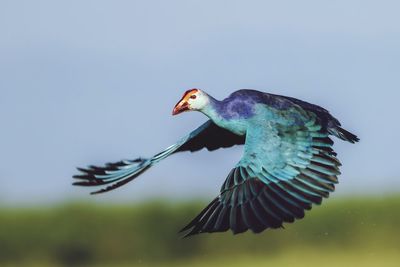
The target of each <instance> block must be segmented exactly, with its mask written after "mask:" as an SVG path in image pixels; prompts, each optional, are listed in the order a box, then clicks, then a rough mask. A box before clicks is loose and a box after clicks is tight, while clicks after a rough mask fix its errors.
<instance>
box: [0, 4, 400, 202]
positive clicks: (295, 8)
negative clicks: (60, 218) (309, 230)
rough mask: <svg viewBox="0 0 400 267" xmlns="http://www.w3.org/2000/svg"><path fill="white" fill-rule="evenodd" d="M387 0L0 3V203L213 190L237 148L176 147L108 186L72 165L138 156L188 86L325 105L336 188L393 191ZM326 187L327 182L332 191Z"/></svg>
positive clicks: (180, 127)
mask: <svg viewBox="0 0 400 267" xmlns="http://www.w3.org/2000/svg"><path fill="white" fill-rule="evenodd" d="M399 3H400V2H399V1H365V0H364V1H349V0H347V1H204V0H202V1H183V0H182V1H171V0H169V1H94V0H93V1H52V0H48V1H15V0H12V1H11V0H9V1H7V0H2V1H1V2H0V90H1V91H0V92H1V95H0V121H1V125H2V126H1V133H0V180H1V181H2V186H1V187H0V202H3V203H4V202H6V203H10V204H12V203H52V202H54V201H62V200H65V199H72V198H79V199H91V200H93V199H99V200H104V201H111V200H116V201H120V200H121V201H126V200H130V199H135V200H137V199H144V198H151V197H154V196H174V197H179V198H181V197H202V196H210V197H211V196H214V195H216V194H217V193H218V190H219V188H220V185H221V184H222V182H223V180H224V179H225V177H226V175H227V174H228V172H229V170H230V169H231V167H232V166H233V165H234V164H235V163H236V162H237V161H238V160H239V158H240V155H241V148H235V149H229V150H228V149H226V150H220V151H218V152H214V153H208V152H206V151H203V152H201V153H196V154H190V153H186V154H180V155H176V156H174V157H172V158H170V159H168V160H166V161H164V162H162V163H161V164H159V165H158V166H157V167H155V168H154V169H152V170H151V171H149V172H148V173H146V174H144V175H143V176H142V177H140V178H139V179H137V180H136V181H135V182H132V183H130V184H129V185H127V186H125V187H123V188H121V189H120V190H116V191H113V192H111V193H109V194H108V195H101V196H96V197H93V196H88V194H87V193H88V192H89V191H88V190H86V189H85V188H78V187H72V186H71V182H72V179H71V176H72V175H73V174H75V166H85V165H87V164H102V163H104V162H109V161H117V160H120V159H122V158H135V157H136V156H139V155H142V156H150V155H152V154H154V153H156V152H158V151H159V150H160V149H163V148H165V147H166V146H168V145H170V144H172V143H173V142H175V141H176V140H178V139H179V138H180V137H182V136H183V135H185V134H187V133H188V132H189V131H191V130H192V129H194V128H195V127H197V126H198V125H200V124H201V123H202V122H204V121H205V117H204V116H203V115H201V114H196V113H186V114H183V115H181V116H178V117H172V116H171V110H172V107H173V105H174V104H175V103H176V101H177V100H179V98H180V96H181V94H182V92H183V91H184V90H186V89H188V88H192V87H198V88H202V89H204V90H205V91H207V92H208V93H210V94H211V95H213V96H214V97H216V98H224V97H226V96H227V95H228V94H229V93H231V92H232V91H234V90H236V89H240V88H254V89H259V90H264V91H268V92H273V93H277V94H284V95H290V96H294V97H297V98H301V99H303V100H307V101H310V102H313V103H316V104H319V105H322V106H324V107H326V108H327V109H329V110H330V111H331V112H332V114H334V115H335V116H336V117H338V118H339V119H340V121H341V122H342V124H343V126H344V127H345V128H347V129H348V130H351V131H353V132H355V133H356V134H358V135H359V136H360V138H361V143H359V144H357V145H351V144H348V143H344V142H341V141H339V140H336V141H337V142H336V146H335V148H336V150H337V152H338V154H339V158H340V159H341V161H342V163H343V168H342V173H343V175H342V176H341V178H340V181H341V183H340V184H339V186H338V187H337V193H336V194H337V195H341V194H342V195H343V194H352V193H357V194H358V193H366V192H368V193H374V194H384V193H387V192H390V191H399V189H400V180H399V178H400V176H399V174H398V166H399V163H400V159H399V156H398V153H399V150H400V146H399V143H398V141H399V132H400V126H399V123H398V122H399V118H398V117H399V112H398V106H399V105H398V98H399V96H400V93H399V92H400V91H399V88H400V16H399V14H398V12H399V10H400V4H399ZM336 194H335V195H336Z"/></svg>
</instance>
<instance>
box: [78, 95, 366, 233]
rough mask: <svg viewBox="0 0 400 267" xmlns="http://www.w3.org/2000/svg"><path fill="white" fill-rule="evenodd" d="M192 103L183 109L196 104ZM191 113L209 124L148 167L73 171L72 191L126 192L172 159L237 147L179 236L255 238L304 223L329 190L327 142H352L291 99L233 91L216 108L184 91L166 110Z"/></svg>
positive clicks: (334, 167) (332, 166)
mask: <svg viewBox="0 0 400 267" xmlns="http://www.w3.org/2000/svg"><path fill="white" fill-rule="evenodd" d="M193 94H195V95H196V97H197V99H198V100H197V101H198V102H193V101H190V100H189V99H190V97H191V99H196V97H193ZM179 109H181V110H191V109H192V110H198V111H201V112H202V113H204V114H205V115H206V116H208V117H209V118H210V120H209V121H208V122H206V123H205V124H203V125H202V126H200V127H199V128H198V129H196V130H195V131H193V132H192V133H190V134H189V135H188V136H186V137H185V138H183V139H181V140H180V141H179V142H177V143H176V144H174V145H173V146H171V147H169V148H167V149H166V150H164V151H163V152H161V153H159V154H157V155H155V156H154V157H152V158H150V159H137V160H133V161H121V162H118V163H114V164H108V165H106V166H105V167H102V168H99V167H94V166H91V167H89V168H88V169H79V170H80V171H81V172H82V174H81V175H78V176H75V178H77V179H80V180H81V181H79V182H76V183H75V184H76V185H85V186H86V185H87V186H90V185H106V184H111V186H109V187H106V188H105V189H102V190H100V191H97V192H95V193H99V192H106V191H109V190H112V189H114V188H117V187H119V186H121V185H123V184H126V183H127V182H129V181H130V180H132V179H134V178H135V177H137V176H138V175H140V174H141V173H143V172H144V171H146V170H147V169H148V168H150V167H151V166H152V165H154V164H155V163H157V162H159V161H160V160H162V159H164V158H166V157H168V156H169V155H171V154H173V153H176V152H180V151H192V152H193V151H197V150H200V149H202V148H207V149H208V150H210V151H212V150H215V149H217V148H220V147H230V146H233V145H240V144H244V153H243V156H242V158H241V160H240V161H239V163H238V164H237V165H236V166H235V168H233V169H232V171H231V172H230V173H229V175H228V177H227V179H226V180H225V182H224V184H223V185H222V187H221V190H220V194H219V195H218V196H217V197H216V198H215V199H214V200H213V201H212V202H211V203H210V204H209V205H208V206H207V207H206V208H205V209H204V210H203V211H202V212H201V213H200V214H199V215H198V216H197V217H196V218H194V219H193V220H192V221H191V222H190V223H189V224H188V225H187V226H186V227H184V228H183V229H182V231H185V232H186V236H189V235H193V234H198V233H204V232H221V231H226V230H228V229H231V230H232V231H233V233H241V232H244V231H246V230H248V229H250V230H252V231H253V232H255V233H259V232H261V231H263V230H265V229H267V228H279V227H282V224H283V223H285V222H293V221H294V220H295V219H300V218H303V217H304V211H305V210H310V209H311V207H312V205H313V204H320V203H321V202H322V199H323V198H327V197H328V196H329V194H330V193H331V192H333V191H334V189H335V184H336V183H337V182H338V179H337V176H338V175H339V174H340V171H339V167H340V165H341V164H340V162H339V160H338V159H337V158H336V153H335V152H334V151H333V149H332V146H333V141H332V140H331V139H330V137H329V135H335V136H337V137H338V138H340V139H343V140H346V141H349V142H351V143H354V142H357V141H358V140H359V139H358V138H357V137H356V136H355V135H353V134H351V133H350V132H348V131H346V130H344V129H343V128H341V126H340V123H339V121H338V120H337V119H336V118H334V117H333V116H331V115H330V114H329V112H328V111H326V110H325V109H323V108H321V107H319V106H317V105H313V104H310V103H307V102H304V101H301V100H298V99H294V98H290V97H284V96H278V95H272V94H267V93H262V92H258V91H255V90H239V91H237V92H235V93H233V94H232V95H231V96H229V97H228V98H227V99H225V100H223V101H217V100H215V99H213V98H212V97H210V96H209V95H207V94H205V93H204V92H203V91H201V90H198V89H193V90H190V91H188V92H187V93H186V94H185V95H184V97H183V98H182V100H181V101H180V102H179V103H178V104H177V106H176V108H175V109H174V113H176V112H177V111H176V110H178V112H179Z"/></svg>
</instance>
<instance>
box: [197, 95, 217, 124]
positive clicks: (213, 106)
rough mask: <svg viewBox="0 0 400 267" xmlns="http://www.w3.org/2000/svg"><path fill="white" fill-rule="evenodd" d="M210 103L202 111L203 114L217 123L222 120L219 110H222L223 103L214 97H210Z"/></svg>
mask: <svg viewBox="0 0 400 267" xmlns="http://www.w3.org/2000/svg"><path fill="white" fill-rule="evenodd" d="M208 98H209V101H208V103H207V105H205V106H204V107H203V108H202V109H201V110H199V111H200V112H201V113H203V114H204V115H206V116H207V117H208V118H210V119H211V120H212V121H214V122H217V121H219V120H221V119H222V118H221V116H220V114H219V110H220V108H221V101H219V100H217V99H215V98H213V97H212V96H210V95H208Z"/></svg>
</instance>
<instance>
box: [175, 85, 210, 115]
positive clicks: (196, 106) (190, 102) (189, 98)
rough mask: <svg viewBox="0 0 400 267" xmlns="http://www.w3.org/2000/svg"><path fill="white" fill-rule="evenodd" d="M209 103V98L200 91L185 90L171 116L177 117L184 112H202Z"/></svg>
mask: <svg viewBox="0 0 400 267" xmlns="http://www.w3.org/2000/svg"><path fill="white" fill-rule="evenodd" d="M209 102H210V99H209V96H208V95H207V94H206V93H205V92H203V91H202V90H200V89H195V88H194V89H190V90H187V91H186V92H185V93H184V94H183V96H182V99H181V100H179V102H178V103H177V104H176V105H175V107H174V110H173V111H172V115H178V114H179V113H182V112H184V111H190V110H202V109H203V108H204V107H205V106H206V105H207V104H208V103H209Z"/></svg>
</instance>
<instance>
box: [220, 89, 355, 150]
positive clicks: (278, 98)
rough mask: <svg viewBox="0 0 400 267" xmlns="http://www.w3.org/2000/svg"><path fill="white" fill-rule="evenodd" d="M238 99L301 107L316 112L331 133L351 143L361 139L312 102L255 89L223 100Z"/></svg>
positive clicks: (288, 107) (284, 107)
mask: <svg viewBox="0 0 400 267" xmlns="http://www.w3.org/2000/svg"><path fill="white" fill-rule="evenodd" d="M238 99H241V100H243V101H247V102H251V103H252V104H265V105H267V106H269V107H271V108H273V109H276V110H279V111H282V110H289V109H291V108H296V107H297V108H298V107H300V108H301V109H303V110H304V111H306V112H309V113H311V114H314V115H315V116H316V118H317V120H318V123H319V124H320V125H321V126H322V128H323V129H324V130H326V131H328V132H329V133H330V134H332V135H334V136H336V137H338V138H340V139H342V140H345V141H349V142H351V143H354V142H357V141H358V140H359V139H358V138H357V136H355V135H354V134H352V133H350V132H348V131H346V130H345V129H343V128H341V124H340V122H339V120H338V119H336V118H335V117H334V116H332V115H331V114H330V113H329V111H328V110H326V109H324V108H323V107H321V106H318V105H315V104H311V103H309V102H306V101H303V100H300V99H297V98H294V97H288V96H283V95H276V94H270V93H265V92H260V91H257V90H253V89H241V90H238V91H236V92H234V93H232V94H231V95H230V96H229V97H228V98H226V99H225V100H223V102H231V101H235V100H238Z"/></svg>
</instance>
